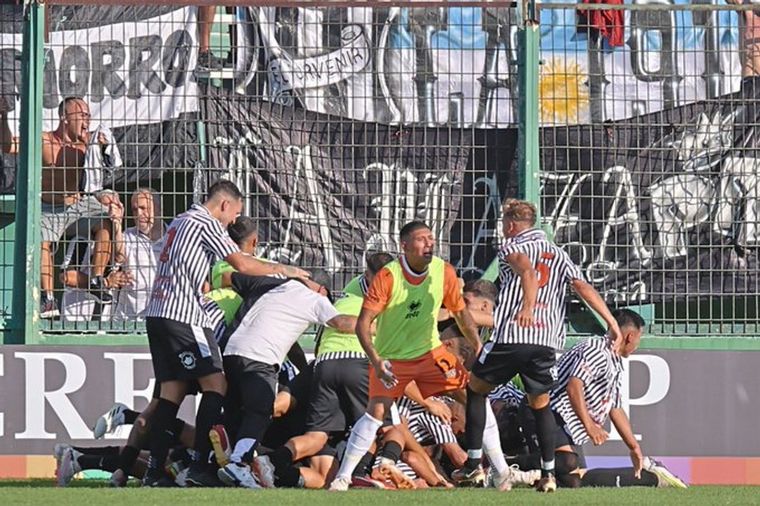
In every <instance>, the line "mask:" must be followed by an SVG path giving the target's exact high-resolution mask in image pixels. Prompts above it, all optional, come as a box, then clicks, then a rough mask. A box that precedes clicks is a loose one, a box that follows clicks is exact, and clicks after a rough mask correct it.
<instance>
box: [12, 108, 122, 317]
mask: <svg viewBox="0 0 760 506" xmlns="http://www.w3.org/2000/svg"><path fill="white" fill-rule="evenodd" d="M58 116H59V123H58V127H57V128H56V129H55V130H53V131H52V132H43V133H42V217H41V228H42V255H41V257H42V258H41V261H42V267H41V283H40V284H41V285H42V291H43V297H42V300H41V301H40V317H41V318H54V317H56V316H58V315H59V310H58V305H57V303H56V301H55V299H54V297H53V247H54V245H56V244H57V242H58V241H59V240H60V239H61V237H63V235H64V234H68V235H69V236H72V235H78V236H80V237H87V238H90V237H92V238H94V247H93V250H92V269H91V274H92V275H91V276H90V285H89V286H88V287H87V288H88V290H90V293H91V294H92V295H93V296H94V297H95V298H96V299H97V300H99V301H100V302H110V295H109V291H108V289H107V287H106V284H105V279H104V277H103V275H104V273H105V269H106V265H107V264H108V260H109V258H110V256H111V237H112V227H111V220H109V219H108V208H107V207H105V206H103V205H102V204H101V203H100V201H99V200H98V198H97V197H98V193H99V191H100V190H102V181H103V177H102V174H101V172H100V168H101V167H96V166H93V165H92V164H94V163H103V164H109V163H112V164H113V165H114V166H118V165H121V158H120V157H119V155H118V150H116V148H115V145H114V142H113V136H112V135H111V133H110V131H109V130H108V129H107V128H104V127H99V128H98V130H97V132H96V133H94V134H93V133H91V132H90V131H89V127H90V108H89V106H88V105H87V102H85V101H84V100H82V99H81V98H77V97H67V98H65V99H63V101H61V103H60V105H59V106H58ZM0 148H2V150H3V152H5V153H8V154H18V150H19V138H18V137H14V136H13V134H12V132H11V129H10V125H9V124H8V116H7V113H5V112H2V111H0ZM85 171H87V177H85Z"/></svg>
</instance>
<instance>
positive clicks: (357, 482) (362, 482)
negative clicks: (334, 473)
mask: <svg viewBox="0 0 760 506" xmlns="http://www.w3.org/2000/svg"><path fill="white" fill-rule="evenodd" d="M351 486H352V487H355V488H379V489H386V488H387V487H386V486H385V483H383V482H382V481H378V480H375V479H372V478H370V477H369V476H353V477H352V478H351Z"/></svg>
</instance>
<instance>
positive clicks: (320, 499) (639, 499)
mask: <svg viewBox="0 0 760 506" xmlns="http://www.w3.org/2000/svg"><path fill="white" fill-rule="evenodd" d="M0 504H8V505H15V504H35V505H37V504H39V505H44V504H49V505H55V506H63V505H67V504H72V505H77V506H95V505H101V504H109V505H121V504H135V505H140V506H148V505H152V504H156V505H169V504H180V505H181V506H190V505H195V504H199V505H203V506H221V505H224V504H236V505H242V504H266V505H272V506H280V505H283V506H285V505H297V506H321V505H325V506H333V505H335V506H338V505H343V504H345V505H350V506H366V505H369V504H388V505H393V506H402V505H403V506H406V505H426V506H427V505H448V504H461V505H467V506H469V505H473V506H488V505H498V506H503V505H505V504H515V505H523V504H561V505H583V506H588V505H594V504H603V505H610V504H613V505H616V504H617V505H619V504H646V505H649V506H660V505H670V504H684V505H687V504H688V505H694V504H705V505H713V504H737V505H738V504H760V487H692V488H690V489H689V490H674V489H650V488H626V489H576V490H559V491H558V492H557V493H555V494H551V495H541V494H538V493H536V492H534V491H533V490H528V489H517V490H513V491H511V492H503V493H499V492H497V491H495V490H472V489H469V490H468V489H458V490H417V491H410V492H397V491H388V492H383V491H375V490H351V491H349V492H346V493H331V492H326V491H311V490H263V491H251V490H242V489H141V488H136V487H129V488H127V489H119V490H116V489H111V488H108V487H107V486H106V484H105V483H104V482H98V481H94V480H88V481H87V482H82V481H75V482H74V483H72V486H70V487H68V488H65V489H57V488H54V487H53V483H52V481H51V480H28V481H0Z"/></svg>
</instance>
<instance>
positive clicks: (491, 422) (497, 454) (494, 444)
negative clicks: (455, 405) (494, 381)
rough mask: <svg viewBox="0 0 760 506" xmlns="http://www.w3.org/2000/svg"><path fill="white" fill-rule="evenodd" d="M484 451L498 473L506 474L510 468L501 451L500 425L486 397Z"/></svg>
mask: <svg viewBox="0 0 760 506" xmlns="http://www.w3.org/2000/svg"><path fill="white" fill-rule="evenodd" d="M483 451H484V452H485V454H486V457H488V461H489V462H491V465H492V466H493V468H494V469H496V472H497V473H499V474H504V473H506V472H507V471H508V470H509V466H508V465H507V459H505V458H504V452H503V451H501V438H500V437H499V425H498V424H497V423H496V416H494V414H493V409H491V403H490V402H489V401H488V399H486V426H485V428H484V429H483Z"/></svg>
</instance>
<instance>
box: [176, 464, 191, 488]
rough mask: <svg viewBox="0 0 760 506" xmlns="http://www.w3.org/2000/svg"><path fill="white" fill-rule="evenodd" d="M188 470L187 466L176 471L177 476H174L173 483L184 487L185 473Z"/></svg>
mask: <svg viewBox="0 0 760 506" xmlns="http://www.w3.org/2000/svg"><path fill="white" fill-rule="evenodd" d="M189 472H190V468H189V467H185V468H183V469H182V470H181V471H180V472H178V473H177V476H175V477H174V483H176V484H177V486H178V487H182V488H186V487H187V486H188V485H187V473H189Z"/></svg>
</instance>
